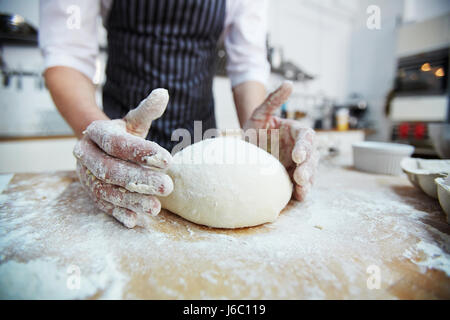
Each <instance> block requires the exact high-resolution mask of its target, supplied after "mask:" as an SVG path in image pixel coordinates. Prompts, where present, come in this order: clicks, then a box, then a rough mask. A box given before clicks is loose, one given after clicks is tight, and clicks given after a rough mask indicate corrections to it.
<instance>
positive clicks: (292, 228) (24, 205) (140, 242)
mask: <svg viewBox="0 0 450 320" xmlns="http://www.w3.org/2000/svg"><path fill="white" fill-rule="evenodd" d="M449 234H450V227H449V225H447V224H446V222H445V217H444V213H443V212H442V210H441V209H440V207H439V204H438V203H437V201H435V200H433V199H430V198H428V197H427V196H426V195H424V194H422V193H421V191H419V190H417V189H415V188H414V187H412V186H411V185H410V183H409V182H408V181H407V179H406V177H404V176H402V177H391V176H384V175H373V174H367V173H361V172H358V171H355V170H353V169H352V168H351V167H349V166H347V165H336V164H333V163H322V164H321V166H320V168H319V174H318V178H317V183H316V186H315V188H314V190H313V193H312V194H311V196H310V197H309V198H308V199H307V201H306V202H304V203H298V202H294V201H291V203H290V204H289V205H288V206H287V208H286V209H285V210H284V211H283V212H282V214H281V215H280V217H279V219H278V220H277V221H276V222H275V223H272V224H266V225H263V226H259V227H254V228H244V229H238V230H218V229H211V228H206V227H202V226H198V225H195V224H193V223H190V222H187V221H185V220H183V219H182V218H179V217H177V216H175V215H173V214H171V213H169V212H164V211H163V212H162V213H161V214H160V215H158V216H157V217H155V218H154V219H153V223H152V225H151V228H150V229H141V228H137V229H133V230H128V229H126V228H124V227H122V226H121V225H120V224H119V223H117V222H116V221H115V220H114V219H113V218H111V217H109V216H106V215H104V214H102V213H101V212H99V211H97V210H96V209H95V208H94V207H93V205H92V203H91V201H90V200H89V198H88V197H87V195H86V194H85V193H84V191H83V189H82V188H81V186H80V184H79V183H78V181H77V179H76V176H75V174H74V172H54V173H42V174H16V175H14V177H13V178H12V180H11V182H10V183H9V185H8V187H7V188H6V189H5V190H4V191H3V193H2V194H1V195H0V297H2V298H22V297H25V298H81V299H84V298H156V299H184V298H189V299H204V298H219V299H221V298H225V299H228V298H230V299H240V298H249V299H307V298H312V299H316V298H317V299H358V298H362V299H379V298H387V299H421V298H426V299H428V298H431V299H436V298H437V299H449V298H450V240H449V239H450V237H449Z"/></svg>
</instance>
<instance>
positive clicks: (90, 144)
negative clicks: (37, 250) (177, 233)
mask: <svg viewBox="0 0 450 320" xmlns="http://www.w3.org/2000/svg"><path fill="white" fill-rule="evenodd" d="M168 99H169V95H168V92H167V90H165V89H156V90H153V91H152V92H151V93H150V95H149V96H148V97H147V98H146V99H144V100H143V101H142V102H141V103H140V104H139V106H138V107H137V108H136V109H133V110H131V111H130V112H129V113H128V114H127V115H126V116H125V118H124V119H116V120H98V121H93V122H92V123H91V124H90V125H89V126H88V127H87V129H86V131H85V136H84V137H83V138H82V139H81V140H80V141H79V142H78V143H77V144H76V145H75V148H74V155H75V157H76V158H77V174H78V177H79V179H80V182H81V183H82V185H83V187H84V188H85V189H86V190H87V192H88V193H89V194H90V196H91V198H92V199H93V200H94V202H95V204H96V206H97V207H98V208H100V209H101V210H102V211H104V212H106V213H108V214H110V215H112V216H114V217H115V218H116V219H117V220H119V221H120V222H122V223H123V224H124V225H125V226H127V227H129V228H133V227H134V226H136V225H139V226H145V224H146V222H145V221H146V219H147V218H148V216H149V215H157V214H158V213H159V212H160V210H161V204H160V202H159V200H158V199H157V198H156V197H155V196H157V195H158V196H166V195H168V194H170V193H171V192H172V190H173V182H172V179H171V178H170V177H169V176H168V175H167V174H165V173H164V171H165V169H167V168H168V167H169V165H170V162H171V160H172V156H171V154H170V153H169V152H168V151H167V150H165V149H164V148H162V147H160V146H159V145H158V144H157V143H155V142H152V141H147V140H145V137H146V135H147V133H148V130H149V129H150V126H151V122H152V121H153V120H155V119H157V118H159V117H160V116H161V115H162V114H163V113H164V110H165V108H166V106H167V102H168Z"/></svg>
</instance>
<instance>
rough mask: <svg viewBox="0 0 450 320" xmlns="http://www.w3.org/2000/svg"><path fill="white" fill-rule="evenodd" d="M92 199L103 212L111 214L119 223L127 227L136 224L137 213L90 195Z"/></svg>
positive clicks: (132, 226)
mask: <svg viewBox="0 0 450 320" xmlns="http://www.w3.org/2000/svg"><path fill="white" fill-rule="evenodd" d="M92 200H94V202H95V204H96V206H97V208H99V209H100V210H102V211H103V212H106V213H107V214H109V215H110V216H113V217H114V218H115V219H116V220H118V221H119V222H120V223H122V224H123V225H124V226H125V227H127V228H130V229H131V228H134V227H135V226H136V224H137V215H136V213H135V212H133V211H131V210H129V209H126V208H121V207H116V206H114V205H113V204H111V203H109V202H107V201H105V200H102V199H98V198H96V197H92Z"/></svg>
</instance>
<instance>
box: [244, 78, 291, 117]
mask: <svg viewBox="0 0 450 320" xmlns="http://www.w3.org/2000/svg"><path fill="white" fill-rule="evenodd" d="M292 89H293V87H292V82H291V81H284V82H283V83H282V84H281V86H279V87H278V89H276V90H275V91H274V92H272V93H271V94H270V95H269V96H268V97H267V99H266V100H265V101H264V102H263V104H262V105H260V106H259V107H258V108H257V109H256V110H255V112H254V113H253V116H252V120H253V121H267V119H268V117H270V116H271V115H272V114H273V112H274V111H275V110H276V109H278V108H279V107H281V105H282V104H283V103H284V102H286V100H287V99H288V98H289V96H290V95H291V93H292Z"/></svg>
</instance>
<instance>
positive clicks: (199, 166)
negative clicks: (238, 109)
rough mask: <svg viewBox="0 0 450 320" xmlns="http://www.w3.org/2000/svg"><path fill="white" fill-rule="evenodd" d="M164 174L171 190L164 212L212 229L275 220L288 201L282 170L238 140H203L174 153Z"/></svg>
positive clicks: (289, 186)
mask: <svg viewBox="0 0 450 320" xmlns="http://www.w3.org/2000/svg"><path fill="white" fill-rule="evenodd" d="M168 174H169V175H170V176H171V177H172V179H173V182H174V190H173V192H172V193H171V194H170V195H169V196H167V197H161V198H160V200H161V204H162V206H163V208H165V209H167V210H170V211H172V212H173V213H176V214H178V215H179V216H181V217H183V218H185V219H187V220H189V221H192V222H195V223H198V224H202V225H206V226H210V227H216V228H240V227H249V226H255V225H259V224H262V223H266V222H272V221H274V220H275V219H276V218H277V217H278V215H279V213H280V211H281V210H282V209H283V208H284V207H285V206H286V204H287V203H288V202H289V200H290V198H291V194H292V183H291V180H290V178H289V175H288V173H287V171H286V169H285V168H284V167H283V165H282V164H281V163H280V162H279V161H278V160H277V159H276V158H275V157H274V156H272V155H271V154H269V153H267V152H266V151H264V150H263V149H261V148H258V147H257V146H255V145H253V144H250V143H248V142H245V141H243V140H241V139H238V138H233V137H221V138H214V139H207V140H203V141H201V142H198V143H195V144H193V145H191V146H188V147H186V148H185V149H183V150H182V151H180V152H178V153H177V154H175V156H174V159H173V162H172V165H171V167H170V168H169V170H168Z"/></svg>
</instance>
